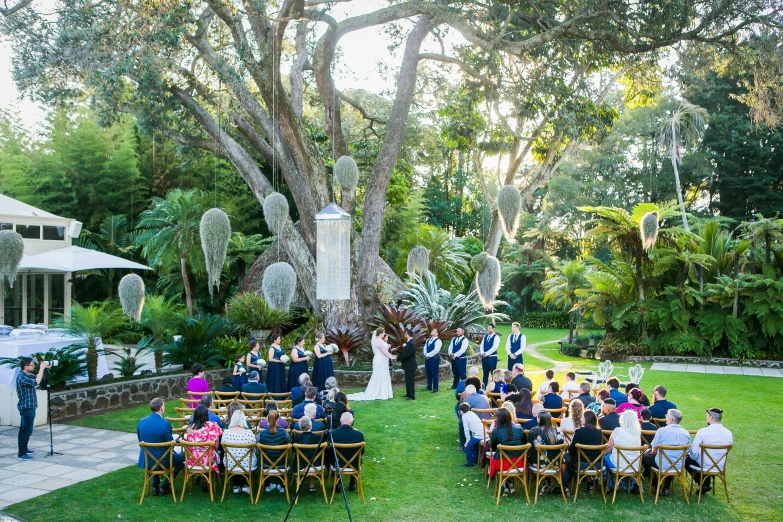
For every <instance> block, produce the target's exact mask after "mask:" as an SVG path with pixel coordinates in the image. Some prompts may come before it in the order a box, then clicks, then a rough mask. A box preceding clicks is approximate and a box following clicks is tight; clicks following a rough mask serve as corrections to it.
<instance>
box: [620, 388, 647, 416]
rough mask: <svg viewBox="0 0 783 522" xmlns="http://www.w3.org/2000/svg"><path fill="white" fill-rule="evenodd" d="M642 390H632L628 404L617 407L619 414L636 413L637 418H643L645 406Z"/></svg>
mask: <svg viewBox="0 0 783 522" xmlns="http://www.w3.org/2000/svg"><path fill="white" fill-rule="evenodd" d="M642 395H644V394H643V393H642V390H640V389H639V388H632V389H631V393H629V394H628V402H625V403H623V404H621V405H620V406H618V407H617V413H623V412H624V411H628V410H630V411H633V412H636V416H637V418H639V419H641V418H642V414H641V412H642V409H643V408H644V406H643V405H642V402H641V401H642Z"/></svg>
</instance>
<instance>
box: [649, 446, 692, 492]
mask: <svg viewBox="0 0 783 522" xmlns="http://www.w3.org/2000/svg"><path fill="white" fill-rule="evenodd" d="M690 449H691V445H690V444H683V445H681V446H666V445H665V444H659V445H658V448H657V453H656V455H655V464H656V465H655V466H654V467H653V468H651V469H650V488H652V481H653V477H655V478H657V479H658V484H657V485H656V488H655V503H656V504H657V503H658V495H659V494H660V492H661V484H662V482H663V479H664V478H665V477H677V480H679V481H680V485H681V486H682V494H683V496H684V497H685V502H686V503H688V504H690V503H691V502H690V500H688V490H687V488H686V487H685V456H686V455H688V452H689V451H690ZM666 451H671V452H679V453H676V455H677V456H676V457H674V458H673V459H672V458H671V457H669V455H668V454H667V453H666ZM640 489H641V488H640Z"/></svg>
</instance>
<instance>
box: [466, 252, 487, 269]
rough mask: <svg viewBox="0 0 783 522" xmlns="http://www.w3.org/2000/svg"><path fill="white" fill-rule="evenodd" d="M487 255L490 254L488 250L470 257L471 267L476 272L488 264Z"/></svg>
mask: <svg viewBox="0 0 783 522" xmlns="http://www.w3.org/2000/svg"><path fill="white" fill-rule="evenodd" d="M487 256H489V254H487V253H486V252H479V253H478V254H476V255H475V256H473V257H472V258H471V259H470V267H471V268H472V269H473V270H474V271H476V272H481V271H482V270H484V267H485V266H487Z"/></svg>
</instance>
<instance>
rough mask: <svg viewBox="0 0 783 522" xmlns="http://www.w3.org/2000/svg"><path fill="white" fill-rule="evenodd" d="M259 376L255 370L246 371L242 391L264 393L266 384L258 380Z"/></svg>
mask: <svg viewBox="0 0 783 522" xmlns="http://www.w3.org/2000/svg"><path fill="white" fill-rule="evenodd" d="M259 378H260V376H259V375H258V372H257V371H255V370H250V371H249V372H247V382H246V383H245V384H243V385H242V393H243V394H245V393H266V384H262V383H260V382H258V379H259Z"/></svg>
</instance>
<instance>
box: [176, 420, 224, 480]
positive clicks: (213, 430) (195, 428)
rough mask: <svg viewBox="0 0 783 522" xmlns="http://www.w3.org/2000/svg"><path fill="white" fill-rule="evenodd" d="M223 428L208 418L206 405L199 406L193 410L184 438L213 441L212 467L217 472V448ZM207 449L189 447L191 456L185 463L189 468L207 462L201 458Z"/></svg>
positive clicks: (192, 440) (196, 440) (195, 440)
mask: <svg viewBox="0 0 783 522" xmlns="http://www.w3.org/2000/svg"><path fill="white" fill-rule="evenodd" d="M222 433H223V430H222V429H220V426H219V425H218V424H217V423H216V422H212V421H210V420H209V410H208V409H207V407H206V406H203V405H202V406H199V407H198V408H196V411H195V412H193V422H191V423H190V424H189V425H188V430H187V432H186V433H185V436H184V439H185V440H186V441H188V442H214V443H215V446H214V448H213V449H212V450H211V451H212V469H213V470H214V471H215V473H217V472H218V455H217V449H218V446H220V435H222ZM207 451H209V450H208V449H207V448H206V447H201V448H199V447H194V448H190V452H191V453H192V455H193V457H192V458H189V459H188V461H187V463H186V465H187V466H188V467H189V468H192V467H197V466H203V465H205V464H208V462H206V459H202V456H203V455H204V453H205V452H207Z"/></svg>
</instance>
